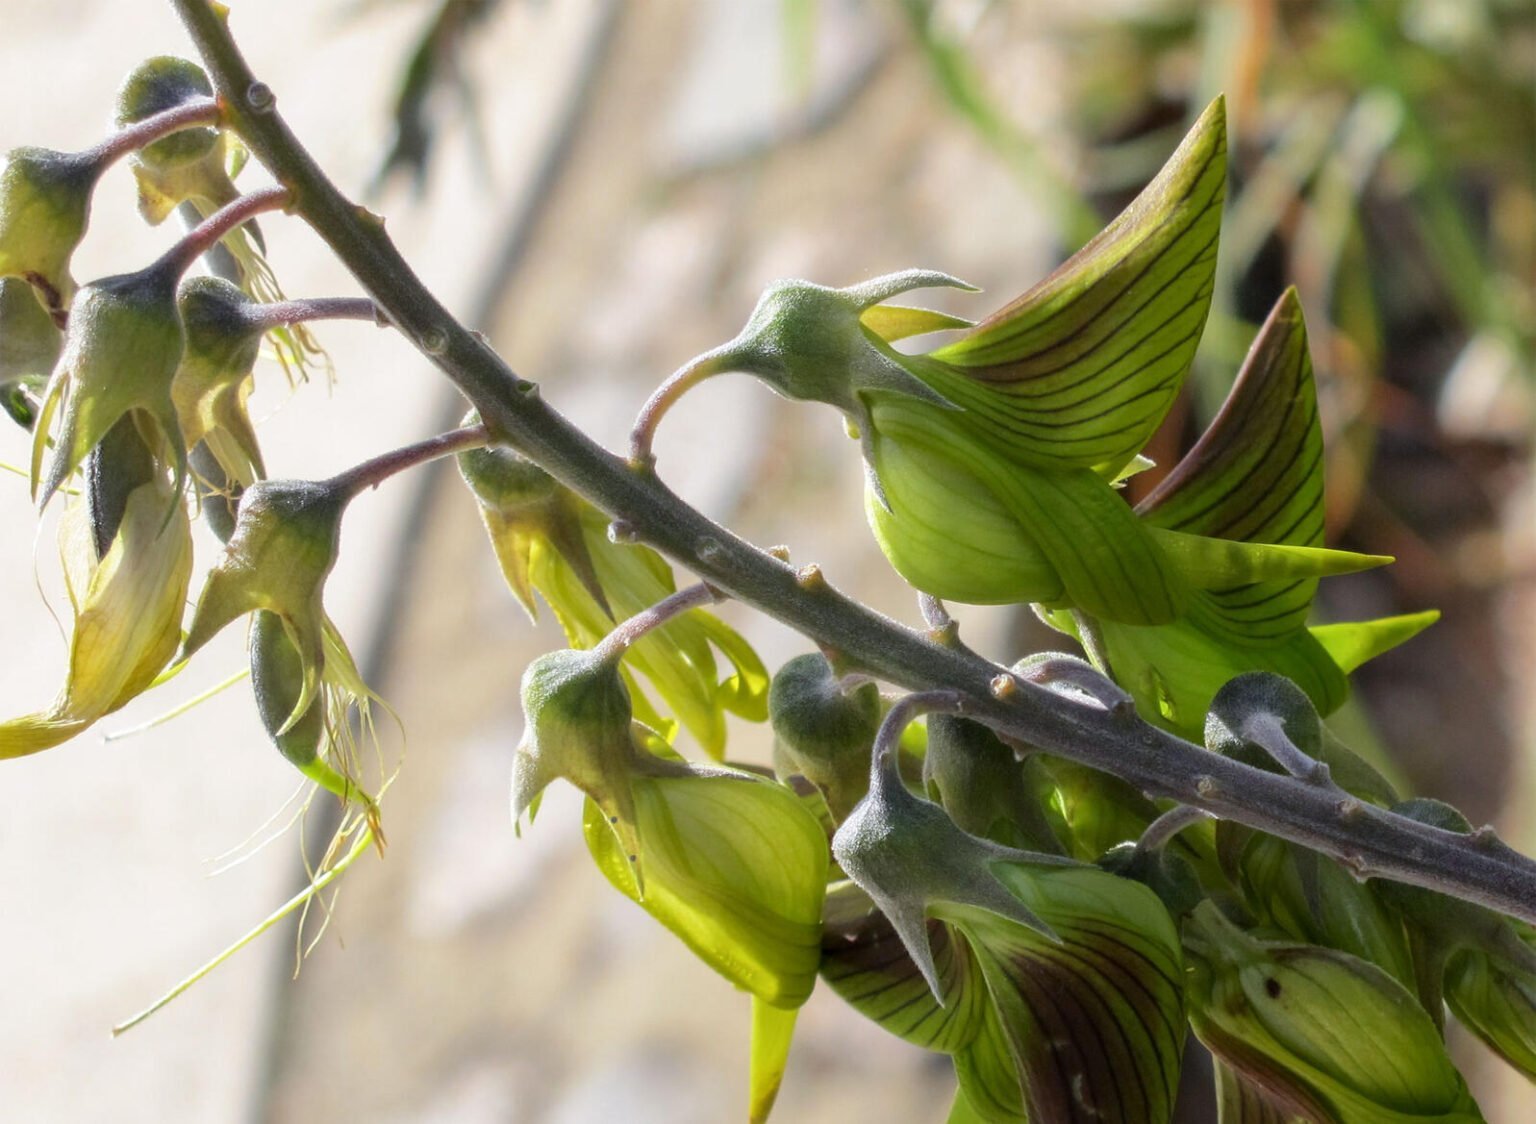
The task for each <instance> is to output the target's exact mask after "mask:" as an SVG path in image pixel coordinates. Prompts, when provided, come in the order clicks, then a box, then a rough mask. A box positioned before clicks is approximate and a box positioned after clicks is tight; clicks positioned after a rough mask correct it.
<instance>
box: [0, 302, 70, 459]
mask: <svg viewBox="0 0 1536 1124" xmlns="http://www.w3.org/2000/svg"><path fill="white" fill-rule="evenodd" d="M62 341H63V334H62V333H61V332H60V331H59V328H58V325H57V324H55V323H54V322H53V317H51V316H49V315H48V312H47V310H46V309H44V308H43V306H42V305H40V304H39V303H38V302H37V298H36V297H35V296H34V295H33V293H32V287H31V286H30V285H28V284H27V283H26V282H25V281H23V280H22V279H21V278H19V277H0V405H3V407H4V408H5V410H6V412H7V413H9V414H10V415H11V417H12V418H13V419H15V421H16V422H17V424H19V425H21V426H22V427H24V428H27V429H30V428H31V427H32V425H33V424H34V423H35V422H36V420H37V402H36V401H35V397H36V392H37V391H39V390H41V389H42V387H43V385H44V384H45V383H46V382H47V381H48V376H49V375H50V374H51V373H52V371H53V365H54V363H55V362H57V361H58V358H59V351H60V349H61V347H62Z"/></svg>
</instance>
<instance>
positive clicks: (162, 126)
mask: <svg viewBox="0 0 1536 1124" xmlns="http://www.w3.org/2000/svg"><path fill="white" fill-rule="evenodd" d="M220 116H221V111H220V109H219V103H218V102H217V101H215V100H214V99H213V98H193V99H192V100H191V101H185V102H182V103H181V104H180V105H177V106H172V107H171V108H170V109H166V110H162V111H161V112H159V113H156V114H153V115H151V116H149V117H146V118H144V120H142V121H135V122H134V123H133V124H131V125H124V126H123V127H122V128H121V129H119V130H117V132H115V133H113V134H112V135H111V136H109V137H107V138H106V139H105V140H103V141H102V142H101V143H100V144H96V145H93V146H92V147H90V148H88V149H86V150H85V151H84V152H82V153H81V154H80V155H81V156H83V157H85V158H86V159H87V160H90V161H91V162H92V163H93V164H95V165H96V166H97V168H98V169H105V168H106V167H107V165H108V164H112V163H115V162H116V161H118V160H121V159H122V158H123V157H124V156H127V155H128V154H129V153H130V152H137V151H138V150H139V149H141V148H144V147H146V146H148V145H151V144H153V143H154V142H155V141H157V140H160V139H161V138H162V137H168V136H170V135H171V134H172V133H179V132H181V131H182V130H184V129H195V128H201V127H203V126H206V125H215V126H216V125H218V124H219V118H220Z"/></svg>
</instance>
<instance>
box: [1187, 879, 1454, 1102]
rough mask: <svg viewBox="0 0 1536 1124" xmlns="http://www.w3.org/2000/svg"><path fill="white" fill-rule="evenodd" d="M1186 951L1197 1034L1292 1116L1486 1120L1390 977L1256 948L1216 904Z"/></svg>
mask: <svg viewBox="0 0 1536 1124" xmlns="http://www.w3.org/2000/svg"><path fill="white" fill-rule="evenodd" d="M1186 949H1187V952H1188V954H1189V957H1190V976H1189V982H1190V989H1189V996H1190V1003H1191V1012H1190V1019H1191V1022H1192V1023H1193V1025H1194V1029H1195V1033H1196V1034H1197V1035H1199V1037H1200V1040H1201V1041H1202V1042H1204V1043H1205V1044H1206V1046H1208V1047H1209V1048H1210V1049H1211V1051H1212V1052H1213V1053H1215V1054H1216V1056H1217V1057H1218V1058H1219V1059H1221V1061H1223V1062H1224V1063H1226V1064H1227V1065H1228V1066H1230V1067H1231V1068H1232V1069H1233V1070H1234V1071H1235V1072H1236V1073H1237V1074H1239V1075H1241V1076H1242V1077H1243V1078H1245V1079H1247V1080H1248V1081H1250V1082H1252V1083H1254V1084H1256V1085H1258V1086H1260V1087H1262V1088H1263V1089H1265V1090H1266V1091H1267V1092H1268V1093H1269V1094H1270V1095H1271V1097H1272V1098H1273V1099H1274V1100H1275V1101H1276V1102H1278V1103H1280V1104H1282V1105H1283V1106H1284V1107H1285V1108H1286V1110H1287V1111H1288V1112H1290V1113H1292V1114H1294V1115H1300V1116H1304V1117H1305V1118H1307V1119H1316V1120H1330V1121H1336V1122H1337V1124H1393V1122H1397V1124H1406V1122H1408V1121H1431V1120H1433V1121H1439V1122H1443V1124H1450V1122H1456V1124H1472V1122H1474V1121H1481V1120H1482V1117H1481V1115H1480V1114H1479V1113H1478V1110H1477V1106H1476V1104H1475V1103H1474V1102H1473V1100H1472V1097H1471V1095H1470V1094H1469V1093H1468V1091H1467V1086H1466V1082H1465V1081H1463V1080H1462V1078H1461V1075H1460V1074H1459V1073H1458V1072H1457V1071H1456V1068H1455V1066H1454V1065H1452V1064H1451V1060H1450V1058H1449V1056H1448V1055H1447V1054H1446V1051H1445V1045H1444V1043H1443V1042H1442V1041H1441V1040H1440V1034H1439V1031H1438V1030H1437V1029H1436V1027H1435V1024H1434V1022H1433V1021H1432V1020H1431V1019H1430V1017H1429V1016H1428V1015H1427V1014H1425V1012H1424V1010H1423V1008H1422V1007H1420V1006H1419V1005H1418V1003H1417V1001H1415V999H1414V998H1413V996H1412V995H1410V994H1409V993H1408V992H1407V991H1406V990H1405V989H1404V988H1403V987H1402V985H1401V984H1399V983H1398V982H1397V981H1396V980H1394V979H1393V978H1392V977H1391V976H1389V975H1388V974H1387V973H1386V972H1384V971H1382V970H1381V969H1380V968H1377V967H1376V966H1374V965H1372V964H1368V963H1366V962H1365V961H1363V960H1360V959H1359V958H1357V957H1354V956H1351V955H1349V954H1348V953H1344V952H1338V951H1335V950H1333V949H1325V948H1316V947H1313V946H1310V945H1294V944H1272V943H1268V942H1261V941H1258V940H1255V939H1254V938H1252V937H1250V936H1247V935H1246V934H1244V933H1242V932H1241V931H1239V930H1238V929H1237V928H1236V927H1234V926H1233V925H1232V924H1231V922H1229V921H1227V920H1226V918H1225V917H1223V916H1222V915H1221V913H1220V911H1219V910H1217V909H1216V907H1215V906H1214V905H1213V904H1211V903H1209V902H1207V903H1205V904H1203V905H1202V906H1200V907H1199V908H1198V909H1197V910H1196V911H1195V915H1194V917H1193V919H1192V920H1191V922H1190V925H1189V929H1188V931H1187V933H1186Z"/></svg>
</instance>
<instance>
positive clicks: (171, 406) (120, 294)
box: [32, 267, 187, 504]
mask: <svg viewBox="0 0 1536 1124" xmlns="http://www.w3.org/2000/svg"><path fill="white" fill-rule="evenodd" d="M176 283H177V275H176V273H175V272H173V271H172V270H170V269H166V268H162V267H151V268H149V269H146V270H141V271H140V272H138V273H128V274H122V275H119V276H115V277H105V278H102V279H101V280H99V281H93V282H91V283H90V284H89V285H87V286H85V287H84V288H83V289H81V290H80V292H79V295H78V296H77V297H76V299H75V304H74V307H73V308H72V309H71V310H70V315H69V326H68V328H67V329H66V330H65V333H64V342H63V352H62V354H61V355H60V357H59V361H58V365H57V366H56V367H55V368H54V371H53V375H52V377H51V378H50V379H49V382H48V386H47V388H46V390H45V391H44V393H43V400H42V406H41V410H40V413H39V417H38V422H37V425H36V427H35V429H34V433H33V444H32V480H33V488H34V491H35V492H36V494H37V496H38V501H39V503H40V504H46V503H47V502H48V500H49V499H50V498H51V497H52V496H53V494H54V493H55V492H56V491H58V489H59V488H60V487H61V486H62V485H63V484H64V482H65V481H66V480H68V479H69V477H70V475H71V474H73V473H74V472H75V470H76V469H78V468H79V467H80V465H81V464H82V463H83V462H84V461H85V458H86V456H87V455H88V454H89V453H90V452H91V450H92V449H94V448H96V447H97V446H98V445H99V444H101V442H102V440H103V439H104V438H105V437H106V435H107V433H108V431H109V430H111V428H112V427H113V426H114V425H116V424H117V423H118V422H119V421H120V420H122V419H123V418H125V417H130V416H131V417H133V418H134V419H135V420H142V421H143V422H144V423H145V424H146V425H147V426H149V427H150V429H151V430H152V431H154V432H156V433H157V434H158V436H157V439H156V440H155V441H154V442H153V445H154V449H153V451H154V453H155V455H156V457H157V458H158V459H160V460H161V461H162V462H164V463H169V464H173V465H174V466H175V468H176V492H177V493H178V494H179V493H180V490H181V484H182V482H183V481H184V480H185V478H186V471H187V452H186V445H185V442H184V441H183V439H182V434H181V425H180V422H179V420H178V417H177V412H176V406H175V403H174V401H173V400H172V397H171V381H172V379H173V378H174V377H175V375H176V370H177V368H178V366H179V365H180V363H181V355H182V345H183V341H184V335H183V331H182V324H181V316H180V314H179V313H178V312H177V309H176ZM55 414H59V415H60V417H59V423H58V433H57V434H54V432H53V428H54V427H53V419H54V415H55ZM50 438H51V439H52V441H53V456H52V458H51V459H50V460H49V464H48V469H47V472H46V473H44V472H43V471H42V462H43V457H44V453H45V452H46V450H47V448H48V444H49V441H50Z"/></svg>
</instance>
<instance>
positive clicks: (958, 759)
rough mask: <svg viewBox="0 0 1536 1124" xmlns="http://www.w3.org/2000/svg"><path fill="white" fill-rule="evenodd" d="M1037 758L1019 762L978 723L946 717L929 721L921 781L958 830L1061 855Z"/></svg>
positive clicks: (995, 736)
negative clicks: (935, 794)
mask: <svg viewBox="0 0 1536 1124" xmlns="http://www.w3.org/2000/svg"><path fill="white" fill-rule="evenodd" d="M1041 771H1042V770H1041V767H1040V766H1039V764H1038V762H1036V761H1035V760H1034V758H1033V757H1026V758H1024V759H1023V760H1020V759H1019V756H1018V754H1016V753H1015V752H1014V751H1013V749H1011V748H1010V747H1009V746H1006V745H1004V744H1003V743H1002V742H1001V741H1000V740H998V737H997V735H996V734H994V733H993V732H992V731H991V730H989V729H987V727H985V726H983V725H982V724H981V723H979V722H972V721H971V720H970V719H968V718H957V717H954V716H953V715H948V714H935V715H932V716H930V717H929V719H928V752H927V753H926V754H924V756H923V783H924V785H925V786H926V787H927V788H928V789H929V791H930V792H933V791H935V790H936V791H937V793H938V796H939V802H940V803H941V804H942V805H943V806H944V810H945V811H946V812H948V813H949V817H950V819H952V820H954V821H955V824H956V826H957V827H959V828H960V829H961V830H962V831H965V832H968V833H969V834H971V835H979V836H981V837H983V838H986V839H991V840H993V841H994V842H997V843H1002V844H1004V845H1005V846H1008V847H1021V848H1024V849H1026V850H1039V851H1047V852H1050V853H1052V854H1059V853H1061V844H1060V842H1059V841H1058V840H1057V839H1056V835H1055V832H1054V831H1052V829H1051V825H1050V822H1049V820H1048V819H1047V818H1046V813H1045V807H1044V804H1043V801H1042V800H1041V794H1042V789H1044V787H1045V783H1046V782H1045V781H1044V778H1042V777H1040V776H1038V775H1037V774H1039V773H1040V772H1041Z"/></svg>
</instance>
